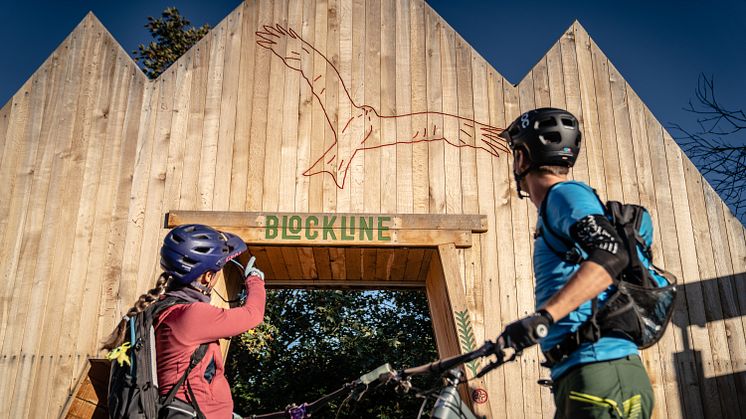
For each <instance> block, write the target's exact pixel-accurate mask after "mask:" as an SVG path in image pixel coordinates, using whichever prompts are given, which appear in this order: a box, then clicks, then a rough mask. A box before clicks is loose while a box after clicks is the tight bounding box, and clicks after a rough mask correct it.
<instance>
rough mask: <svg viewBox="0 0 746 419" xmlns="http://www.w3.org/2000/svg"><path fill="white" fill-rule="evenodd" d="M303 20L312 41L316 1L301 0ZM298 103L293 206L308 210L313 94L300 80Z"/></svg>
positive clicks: (307, 66)
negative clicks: (305, 173)
mask: <svg viewBox="0 0 746 419" xmlns="http://www.w3.org/2000/svg"><path fill="white" fill-rule="evenodd" d="M302 19H303V21H302V24H301V28H300V30H299V33H300V35H301V37H303V39H306V40H311V41H313V39H314V38H313V37H314V31H315V30H316V2H315V1H313V0H304V1H303V17H302ZM315 61H316V58H315V57H307V58H306V59H304V60H301V66H302V68H301V71H302V72H303V74H311V75H313V74H314V73H313V68H314V63H315ZM299 95H300V96H299V100H300V104H299V105H298V106H299V108H298V167H297V169H296V170H297V173H296V179H295V208H296V210H297V211H309V201H310V197H309V179H308V176H304V175H303V171H304V170H305V169H306V167H308V166H309V165H310V164H311V157H312V156H311V154H310V153H311V142H312V141H313V137H312V136H311V134H312V121H313V106H314V96H313V93H312V90H311V86H308V85H307V83H303V82H301V84H300V93H299ZM309 266H313V265H309Z"/></svg>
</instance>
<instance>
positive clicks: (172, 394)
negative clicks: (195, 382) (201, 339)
mask: <svg viewBox="0 0 746 419" xmlns="http://www.w3.org/2000/svg"><path fill="white" fill-rule="evenodd" d="M207 347H208V344H207V343H203V344H201V345H199V346H198V347H197V349H195V350H194V352H193V353H192V357H191V358H190V359H189V366H188V367H187V369H186V371H184V375H182V376H181V378H179V381H177V382H176V384H174V386H173V387H172V388H171V390H170V391H169V392H168V394H167V395H166V398H165V399H164V400H163V403H162V404H163V405H164V406H168V405H169V404H171V403H173V401H174V398H176V392H177V391H179V389H180V388H181V386H183V385H184V381H186V383H187V389H188V391H189V397H190V398H191V401H190V404H191V405H192V407H194V408H195V410H196V411H197V414H198V417H204V415H203V414H202V412H201V411H200V410H199V405H198V404H197V399H195V398H194V393H193V392H192V388H191V386H190V385H189V380H188V377H189V373H190V372H192V370H193V369H194V367H196V366H197V364H199V363H200V361H202V358H204V357H205V354H207Z"/></svg>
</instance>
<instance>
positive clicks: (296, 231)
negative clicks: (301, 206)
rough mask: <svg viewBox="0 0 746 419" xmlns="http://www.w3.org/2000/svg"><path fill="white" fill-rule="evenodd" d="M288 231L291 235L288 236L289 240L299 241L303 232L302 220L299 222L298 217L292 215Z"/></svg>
mask: <svg viewBox="0 0 746 419" xmlns="http://www.w3.org/2000/svg"><path fill="white" fill-rule="evenodd" d="M288 229H289V230H290V233H292V234H293V235H292V236H288V238H289V239H292V240H300V232H301V230H303V220H301V218H300V216H298V215H293V216H292V217H290V221H289V222H288Z"/></svg>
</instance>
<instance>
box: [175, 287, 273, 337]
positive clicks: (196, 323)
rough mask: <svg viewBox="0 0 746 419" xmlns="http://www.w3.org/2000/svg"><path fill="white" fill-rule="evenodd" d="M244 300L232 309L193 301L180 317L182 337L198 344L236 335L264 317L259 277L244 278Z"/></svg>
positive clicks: (263, 293)
mask: <svg viewBox="0 0 746 419" xmlns="http://www.w3.org/2000/svg"><path fill="white" fill-rule="evenodd" d="M246 294H247V296H246V303H245V304H244V305H243V306H241V307H234V308H231V309H224V308H218V307H215V306H213V305H210V304H207V303H194V304H192V305H191V306H190V307H189V309H188V310H185V312H184V315H183V316H182V318H181V319H180V320H179V322H180V323H182V326H183V329H182V330H183V336H184V337H185V338H187V339H189V340H192V341H197V342H199V343H204V342H212V341H214V340H217V339H221V338H227V337H231V336H236V335H239V334H241V333H243V332H245V331H247V330H249V329H252V328H254V327H256V326H258V325H259V324H260V323H261V322H262V320H264V307H265V304H266V300H267V293H266V291H265V289H264V281H262V280H261V279H260V278H259V277H258V276H250V277H248V278H246Z"/></svg>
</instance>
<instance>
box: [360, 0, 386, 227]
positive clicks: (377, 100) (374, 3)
mask: <svg viewBox="0 0 746 419" xmlns="http://www.w3.org/2000/svg"><path fill="white" fill-rule="evenodd" d="M365 105H367V106H370V107H372V108H373V109H375V110H377V112H379V113H380V112H381V1H380V0H366V1H365ZM365 129H366V131H367V130H370V135H367V139H366V140H365V148H366V150H365V151H364V152H363V154H364V158H365V181H364V185H365V192H364V193H365V198H364V204H365V212H380V210H381V175H382V173H381V155H382V153H381V150H380V149H379V148H378V147H379V146H380V145H381V140H382V138H381V129H382V123H381V120H380V118H372V119H369V120H368V121H367V122H366V123H365Z"/></svg>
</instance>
